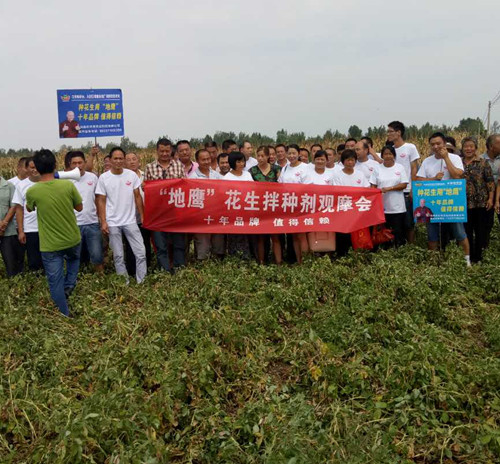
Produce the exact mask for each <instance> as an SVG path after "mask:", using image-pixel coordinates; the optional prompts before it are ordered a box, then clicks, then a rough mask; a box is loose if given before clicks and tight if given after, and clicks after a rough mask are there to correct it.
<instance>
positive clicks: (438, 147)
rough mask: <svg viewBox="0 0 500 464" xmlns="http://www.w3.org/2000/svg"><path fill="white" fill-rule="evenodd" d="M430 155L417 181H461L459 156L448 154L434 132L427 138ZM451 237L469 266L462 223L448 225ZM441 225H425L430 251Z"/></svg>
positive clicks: (441, 136)
mask: <svg viewBox="0 0 500 464" xmlns="http://www.w3.org/2000/svg"><path fill="white" fill-rule="evenodd" d="M429 143H430V146H431V149H432V153H433V154H432V155H431V156H429V157H428V158H426V159H425V160H424V161H423V162H422V165H421V166H420V169H419V170H418V172H417V179H418V180H421V181H437V182H439V181H444V180H449V179H461V178H462V177H463V175H464V166H463V163H462V160H461V158H460V156H458V155H454V154H451V153H448V150H447V149H446V138H445V135H444V134H442V133H441V132H436V133H434V134H432V135H431V136H430V137H429ZM448 225H449V231H450V234H451V235H452V237H453V238H454V239H455V240H456V241H457V242H458V244H459V245H460V246H461V247H462V249H463V251H464V254H465V261H466V262H467V265H468V266H470V251H469V241H468V240H467V234H466V233H465V227H464V224H463V223H462V222H452V223H448ZM440 229H441V223H438V222H429V223H427V239H428V246H429V249H430V250H437V249H438V244H439V240H440Z"/></svg>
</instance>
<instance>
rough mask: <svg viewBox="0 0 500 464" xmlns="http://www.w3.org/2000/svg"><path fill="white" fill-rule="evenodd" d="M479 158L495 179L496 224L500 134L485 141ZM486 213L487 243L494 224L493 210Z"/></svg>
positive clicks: (499, 189)
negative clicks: (488, 167)
mask: <svg viewBox="0 0 500 464" xmlns="http://www.w3.org/2000/svg"><path fill="white" fill-rule="evenodd" d="M481 158H483V159H484V160H486V162H487V163H488V164H489V165H490V166H491V170H492V171H493V178H494V179H495V185H496V189H497V194H496V198H497V199H499V202H498V205H496V206H495V209H496V211H497V214H498V222H500V187H499V184H498V182H499V180H500V134H492V135H490V136H489V137H488V138H487V139H486V153H483V155H482V156H481ZM495 203H497V202H495ZM486 213H487V215H488V219H487V221H488V222H487V233H488V242H489V239H490V234H491V230H492V229H493V224H494V223H495V212H494V210H493V209H490V210H488V211H487V212H486Z"/></svg>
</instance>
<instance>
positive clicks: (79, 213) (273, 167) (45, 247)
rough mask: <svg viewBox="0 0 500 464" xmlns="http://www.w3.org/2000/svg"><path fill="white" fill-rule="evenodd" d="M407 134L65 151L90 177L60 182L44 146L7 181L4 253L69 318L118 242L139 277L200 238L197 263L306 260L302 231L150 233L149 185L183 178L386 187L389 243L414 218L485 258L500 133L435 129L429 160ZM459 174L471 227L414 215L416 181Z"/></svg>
mask: <svg viewBox="0 0 500 464" xmlns="http://www.w3.org/2000/svg"><path fill="white" fill-rule="evenodd" d="M404 135H405V126H404V124H403V123H401V122H399V121H393V122H391V123H389V124H388V127H387V142H386V144H385V145H384V146H383V147H381V149H380V152H377V151H376V150H375V149H374V145H373V141H372V140H371V139H370V138H369V137H363V138H362V139H361V140H356V139H354V138H349V139H347V140H346V141H345V142H344V143H342V144H340V145H338V146H337V147H335V148H329V147H325V149H323V147H322V146H321V145H320V144H314V145H313V146H312V147H310V150H309V149H307V148H304V147H299V146H297V145H294V144H291V145H288V146H285V145H283V144H278V145H276V146H261V147H258V148H257V150H256V152H255V156H253V155H254V148H253V147H252V145H251V143H250V142H247V141H246V142H243V143H242V144H241V145H239V146H238V145H237V144H236V143H235V142H234V141H233V140H226V141H224V142H223V143H222V146H221V147H220V149H219V147H218V145H217V144H216V143H215V142H209V143H206V144H205V146H204V147H203V148H201V149H198V150H196V152H195V153H194V157H193V148H192V147H191V145H190V143H189V141H187V140H181V141H179V142H177V143H176V144H175V145H174V144H173V143H172V142H171V141H170V140H168V139H166V138H160V139H159V140H158V142H157V144H156V159H155V160H154V161H153V162H151V163H149V164H147V165H146V166H145V168H144V170H141V159H140V156H139V155H138V154H135V153H125V151H124V150H123V149H122V148H120V147H114V148H113V149H112V150H111V151H110V153H109V154H107V155H106V156H105V157H104V158H103V166H104V168H103V172H102V173H101V174H100V175H98V173H97V172H95V171H96V170H97V169H96V168H97V163H96V161H97V160H98V159H99V149H98V147H94V148H93V149H92V150H91V152H90V153H89V154H87V155H85V154H84V153H83V152H82V151H70V152H68V153H67V154H66V156H65V160H64V161H65V170H67V171H71V170H74V169H75V168H77V169H78V170H79V172H80V178H79V179H78V180H72V181H68V180H56V178H55V173H56V158H55V156H54V154H53V153H52V152H51V151H49V150H44V149H42V150H40V151H38V152H36V153H35V156H34V157H32V158H21V159H20V160H19V163H18V167H17V175H16V176H15V177H13V178H12V179H9V180H6V179H4V178H2V177H0V251H1V254H2V258H3V261H4V264H5V269H6V274H7V276H8V277H12V276H15V275H17V274H19V273H22V272H24V271H25V270H28V271H42V270H43V271H44V272H45V275H46V277H47V280H48V283H49V288H50V292H51V296H52V298H53V300H54V302H55V304H56V306H57V307H58V308H59V310H60V311H61V313H62V314H64V315H66V316H68V315H70V310H69V306H68V299H69V297H70V295H71V293H72V292H73V290H74V288H75V285H76V280H77V275H78V270H79V268H80V266H81V263H90V264H91V265H92V266H93V267H94V269H95V271H96V272H103V270H104V263H105V259H106V258H107V255H108V252H109V249H111V251H112V256H113V262H114V266H115V270H116V273H117V274H119V275H122V276H124V278H125V279H126V280H127V282H128V280H129V276H135V278H136V280H137V282H139V283H140V282H142V281H143V280H144V278H145V277H146V275H147V272H148V269H151V266H152V262H153V259H152V257H153V250H154V253H155V254H156V266H157V268H158V269H159V270H163V271H166V272H169V273H173V272H175V270H177V269H178V268H180V267H183V266H185V265H186V263H187V260H188V254H189V250H190V249H191V246H190V244H191V242H193V243H194V247H193V249H194V259H197V260H200V261H202V260H205V259H207V258H210V257H213V258H215V259H223V258H224V256H226V255H239V256H241V257H242V258H244V259H255V260H257V261H258V262H259V263H267V262H270V261H272V262H274V263H276V264H281V263H282V262H283V261H286V262H289V263H292V262H298V263H301V262H302V257H303V254H304V253H307V252H308V251H309V248H308V241H307V239H306V236H305V234H303V233H302V234H301V233H294V234H286V235H282V234H275V235H247V234H228V235H222V234H206V233H196V234H192V235H187V234H182V233H172V232H159V231H150V230H147V229H146V228H144V227H143V221H144V184H145V182H148V181H152V180H159V179H177V178H195V179H211V180H213V181H220V180H231V181H245V182H280V183H284V184H296V183H301V184H316V185H333V186H346V187H373V188H378V189H380V190H381V191H382V195H383V205H384V212H385V218H386V227H387V228H389V229H390V230H391V231H392V234H393V237H394V239H393V241H392V242H391V243H390V245H391V246H400V245H403V244H404V243H406V242H410V243H412V242H414V241H415V222H426V226H427V236H428V245H429V249H431V250H435V249H437V248H438V246H439V243H440V241H442V240H444V241H446V240H449V239H454V240H456V241H457V242H458V244H459V245H460V246H461V247H462V249H463V251H464V255H465V260H466V262H467V265H470V264H471V262H472V263H475V262H480V261H481V259H482V254H483V251H484V249H485V248H486V247H487V246H488V243H489V238H490V234H491V231H492V228H493V226H494V222H495V211H496V213H497V215H498V221H499V222H500V186H499V175H500V135H491V136H489V137H488V139H487V141H486V146H487V152H486V153H483V154H479V153H478V144H477V141H476V140H475V139H473V138H470V137H468V138H465V139H464V140H463V141H462V143H461V147H460V149H459V148H458V147H457V146H456V142H455V141H454V140H453V139H452V138H450V137H447V136H445V135H444V134H442V133H439V132H437V133H434V134H433V135H432V136H431V137H430V138H429V148H430V152H431V155H430V156H428V157H426V158H425V159H423V160H421V157H420V154H419V152H418V150H417V148H416V146H415V145H414V144H411V143H408V142H406V141H405V139H404ZM461 178H465V179H466V185H467V223H465V224H464V223H451V224H437V223H431V222H429V221H428V220H426V219H427V218H426V215H425V214H421V212H418V211H419V210H420V211H423V209H422V208H417V210H415V212H414V208H413V204H412V190H411V187H412V184H411V182H412V180H413V181H415V180H421V181H435V182H440V181H442V180H447V179H461ZM351 246H352V244H351V235H350V234H340V233H338V234H336V252H335V254H336V255H338V256H343V255H345V254H346V253H347V252H348V251H349V249H350V247H351ZM65 264H66V266H64V265H65ZM26 268H27V269H26ZM64 269H66V270H64Z"/></svg>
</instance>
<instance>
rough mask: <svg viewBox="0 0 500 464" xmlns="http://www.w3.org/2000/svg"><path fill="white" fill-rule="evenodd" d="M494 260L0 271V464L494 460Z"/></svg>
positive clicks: (408, 250)
mask: <svg viewBox="0 0 500 464" xmlns="http://www.w3.org/2000/svg"><path fill="white" fill-rule="evenodd" d="M421 238H422V237H421ZM499 252H500V246H499V236H498V234H497V235H496V237H494V239H493V243H492V247H491V249H490V250H489V251H488V252H487V254H486V257H485V260H484V262H483V264H481V265H478V266H474V267H473V268H471V269H467V268H466V267H465V265H464V262H463V261H464V260H463V256H462V254H461V252H460V250H459V249H458V248H456V247H455V246H450V247H449V248H448V250H447V251H446V253H445V255H444V256H440V255H439V254H436V253H430V252H428V251H426V250H425V249H424V248H423V247H422V246H407V247H404V248H402V249H400V250H397V251H394V250H391V251H381V252H377V253H352V254H350V255H349V256H348V257H346V258H344V259H341V260H338V261H333V262H332V261H330V260H329V259H328V258H315V259H312V258H309V259H307V260H306V263H305V264H304V265H303V266H291V267H288V266H283V267H276V266H268V267H260V266H257V265H256V264H251V263H250V264H247V263H242V262H240V261H238V260H235V259H228V260H226V261H224V262H223V263H222V264H219V263H213V262H207V263H205V264H203V265H196V266H192V267H189V268H187V269H185V270H183V271H181V272H179V273H178V274H176V275H175V276H169V275H165V274H160V273H155V274H152V275H150V276H149V277H148V278H147V280H146V282H145V283H144V284H143V285H140V286H139V285H134V284H132V285H130V286H125V285H124V284H123V282H122V281H120V279H119V278H118V277H117V276H115V275H113V274H112V273H108V274H106V275H105V276H98V275H94V274H92V273H83V274H82V275H81V279H80V281H79V285H78V287H77V290H76V292H75V295H74V297H72V303H73V306H74V308H75V313H76V315H77V317H76V318H75V319H73V320H66V319H64V318H62V317H61V316H59V315H58V313H57V311H56V310H55V309H54V307H53V306H52V304H51V302H50V296H49V293H48V289H47V286H46V283H45V281H44V279H43V278H42V277H40V276H34V275H30V276H24V277H17V278H15V279H13V280H11V281H7V280H6V279H0V292H1V294H2V295H3V299H2V306H3V308H2V310H1V312H0V332H1V334H2V337H1V339H0V357H1V358H0V359H1V361H0V462H2V463H26V462H30V463H31V462H36V463H38V462H40V463H41V462H43V463H78V462H88V463H115V464H117V463H151V464H152V463H163V462H179V463H181V462H182V463H185V462H186V463H187V462H191V463H214V462H217V463H264V462H265V463H289V464H293V463H316V462H318V463H319V462H333V463H335V462H338V463H353V464H354V463H437V462H443V463H457V462H464V463H465V462H467V463H496V462H499V459H500V430H499V428H498V423H499V421H500V394H499V392H500V360H499V353H500V331H499V301H500V272H499V269H500V268H499V266H498V256H499Z"/></svg>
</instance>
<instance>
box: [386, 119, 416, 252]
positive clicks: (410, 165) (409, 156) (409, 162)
mask: <svg viewBox="0 0 500 464" xmlns="http://www.w3.org/2000/svg"><path fill="white" fill-rule="evenodd" d="M387 127H388V128H387V140H388V141H389V142H391V143H392V144H393V146H394V149H395V150H396V163H398V164H401V165H402V166H403V167H404V168H405V171H406V176H407V177H408V180H409V182H408V186H407V187H406V188H405V189H404V195H405V203H406V218H405V219H406V221H405V228H406V238H407V240H408V242H410V243H415V222H414V219H413V201H412V195H411V181H412V180H416V176H417V169H418V160H419V159H420V154H419V153H418V150H417V147H416V146H415V145H413V143H408V142H405V141H404V138H403V137H404V135H405V130H406V128H405V125H404V124H403V123H402V122H400V121H392V122H390V123H389V124H388V125H387Z"/></svg>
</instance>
